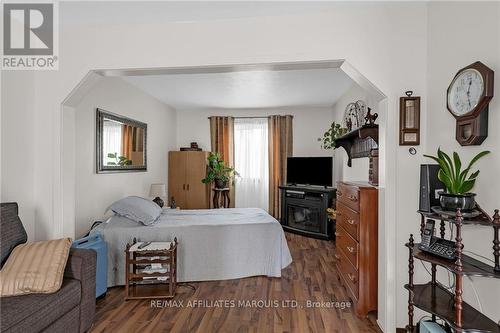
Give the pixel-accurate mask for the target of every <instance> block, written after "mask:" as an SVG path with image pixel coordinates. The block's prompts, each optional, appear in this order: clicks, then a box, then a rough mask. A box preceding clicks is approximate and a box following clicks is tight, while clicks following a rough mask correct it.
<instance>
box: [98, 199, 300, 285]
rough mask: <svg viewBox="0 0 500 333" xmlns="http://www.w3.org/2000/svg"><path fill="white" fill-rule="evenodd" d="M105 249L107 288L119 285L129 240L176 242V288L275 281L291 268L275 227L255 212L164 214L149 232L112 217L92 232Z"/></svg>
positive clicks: (263, 214) (285, 246) (279, 230)
mask: <svg viewBox="0 0 500 333" xmlns="http://www.w3.org/2000/svg"><path fill="white" fill-rule="evenodd" d="M96 232H98V233H100V234H101V236H102V237H103V239H104V240H105V241H106V243H107V245H108V287H112V286H118V285H124V281H125V279H124V276H125V272H124V270H125V260H124V253H123V251H124V249H125V247H126V244H127V243H132V240H133V239H134V237H136V238H137V239H138V240H141V241H170V240H173V238H174V237H177V240H178V242H179V247H178V263H179V265H178V272H177V278H178V281H180V282H185V281H211V280H226V279H238V278H243V277H249V276H257V275H264V276H270V277H280V276H281V270H282V269H283V268H285V267H287V266H288V265H289V264H290V263H291V262H292V257H291V255H290V251H289V249H288V244H287V242H286V239H285V235H284V232H283V229H282V228H281V225H280V223H279V222H278V221H277V220H276V219H275V218H273V217H272V216H270V215H269V214H268V213H266V212H265V211H264V210H262V209H259V208H228V209H201V210H177V209H164V210H163V211H162V213H161V215H160V217H159V218H158V220H157V221H156V222H155V223H154V224H152V225H149V226H145V225H142V224H140V223H138V222H135V221H132V220H129V219H128V218H125V217H121V216H118V215H115V216H113V217H111V218H110V219H109V220H108V221H107V222H106V223H103V224H101V225H99V226H97V227H96V228H94V229H93V230H92V232H91V233H96Z"/></svg>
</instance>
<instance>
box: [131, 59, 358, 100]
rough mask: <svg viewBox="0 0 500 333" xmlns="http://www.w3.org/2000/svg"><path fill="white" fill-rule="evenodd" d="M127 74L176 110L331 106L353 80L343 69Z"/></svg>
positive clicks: (141, 86) (137, 84)
mask: <svg viewBox="0 0 500 333" xmlns="http://www.w3.org/2000/svg"><path fill="white" fill-rule="evenodd" d="M122 78H123V79H124V80H125V81H127V82H129V83H130V84H132V85H134V86H136V87H138V88H139V89H141V90H143V91H144V92H146V93H148V94H149V95H152V96H153V97H155V98H157V99H159V100H161V101H162V102H164V103H165V104H168V105H170V106H172V107H174V108H176V109H197V108H279V107H296V106H332V105H333V104H335V102H336V101H337V100H338V99H339V98H340V97H341V96H342V95H343V94H344V93H345V92H346V91H347V90H349V88H350V87H351V86H352V85H353V84H354V82H353V81H352V79H351V78H350V77H349V76H347V75H346V74H345V73H344V72H343V71H342V70H341V69H339V68H321V69H293V70H292V69H290V70H252V71H235V72H226V73H193V74H165V75H140V76H123V77H122Z"/></svg>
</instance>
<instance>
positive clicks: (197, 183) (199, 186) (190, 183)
mask: <svg viewBox="0 0 500 333" xmlns="http://www.w3.org/2000/svg"><path fill="white" fill-rule="evenodd" d="M186 155H187V167H186V184H187V191H186V192H187V196H186V198H187V203H186V205H187V206H186V208H187V209H206V208H209V206H208V198H209V194H208V189H209V186H207V185H205V184H203V183H202V182H201V180H202V179H203V178H205V177H206V175H207V156H208V153H207V152H201V151H200V152H198V151H197V152H191V151H190V152H186Z"/></svg>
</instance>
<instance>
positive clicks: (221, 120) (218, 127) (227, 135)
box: [208, 116, 234, 207]
mask: <svg viewBox="0 0 500 333" xmlns="http://www.w3.org/2000/svg"><path fill="white" fill-rule="evenodd" d="M208 119H209V120H210V140H211V144H212V152H218V153H220V154H221V157H222V159H223V160H224V161H225V162H226V165H227V166H230V167H234V118H233V117H219V116H212V117H209V118H208ZM229 198H230V199H231V204H230V207H234V188H233V187H231V190H230V191H229ZM211 201H212V200H210V202H211Z"/></svg>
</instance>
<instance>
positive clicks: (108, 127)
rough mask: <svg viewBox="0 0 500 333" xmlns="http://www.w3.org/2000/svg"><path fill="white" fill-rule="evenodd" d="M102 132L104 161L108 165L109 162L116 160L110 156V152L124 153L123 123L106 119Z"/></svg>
mask: <svg viewBox="0 0 500 333" xmlns="http://www.w3.org/2000/svg"><path fill="white" fill-rule="evenodd" d="M102 132H103V133H102V145H103V147H102V152H103V154H102V159H103V161H102V162H103V165H107V164H108V162H116V160H115V159H109V158H108V153H111V154H114V153H117V154H118V156H120V155H121V153H122V124H120V123H117V122H115V121H108V120H105V121H104V123H103V130H102Z"/></svg>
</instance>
